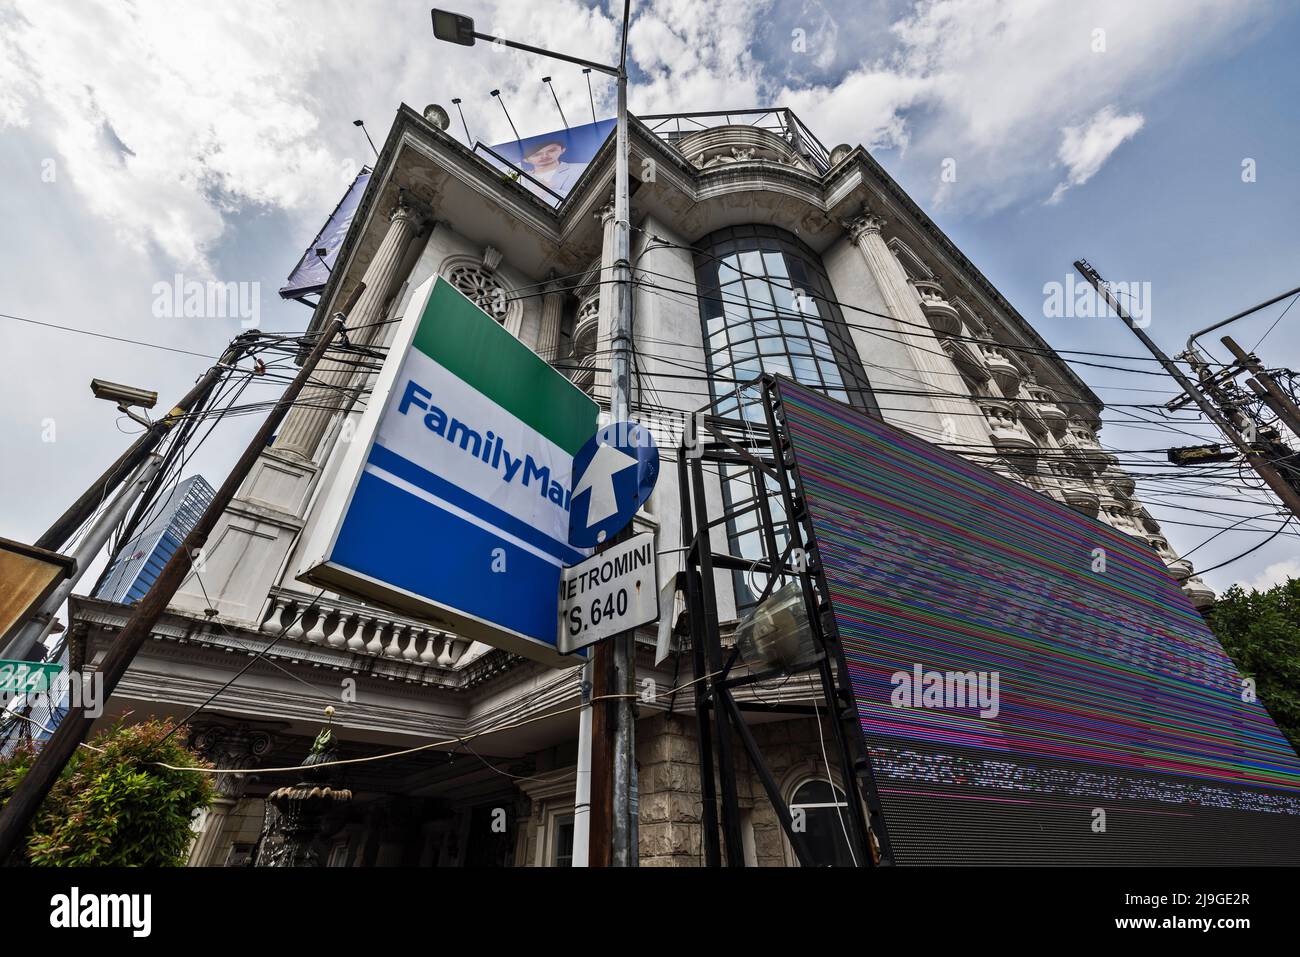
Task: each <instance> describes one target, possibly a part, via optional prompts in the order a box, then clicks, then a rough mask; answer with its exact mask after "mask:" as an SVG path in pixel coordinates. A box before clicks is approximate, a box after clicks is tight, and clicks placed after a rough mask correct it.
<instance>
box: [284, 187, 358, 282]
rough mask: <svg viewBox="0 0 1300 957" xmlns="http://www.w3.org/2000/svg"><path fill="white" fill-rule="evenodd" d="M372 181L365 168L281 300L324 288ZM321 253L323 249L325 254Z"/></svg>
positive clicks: (300, 263) (309, 249)
mask: <svg viewBox="0 0 1300 957" xmlns="http://www.w3.org/2000/svg"><path fill="white" fill-rule="evenodd" d="M369 182H370V169H369V168H368V167H364V166H363V167H362V168H361V172H360V173H358V174H357V178H356V179H354V180H353V181H352V185H351V186H349V187H348V191H347V192H346V193H344V194H343V198H342V199H341V200H339V204H338V206H336V207H335V208H334V212H332V213H330V216H329V219H327V220H326V221H325V225H324V226H322V227H321V231H320V232H319V233H317V234H316V238H315V239H313V240H312V243H311V245H310V246H308V247H307V251H306V252H305V253H303V254H302V258H301V259H299V260H298V265H296V266H294V267H293V272H291V273H289V279H288V281H287V282H286V283H285V284H284V286H282V287H281V288H280V298H281V299H298V298H300V297H302V296H307V295H310V294H312V293H315V292H320V291H321V290H322V289H324V288H325V284H326V283H328V282H329V281H330V272H331V271H332V270H333V269H334V263H335V261H336V260H337V259H338V255H339V247H340V246H342V245H343V240H344V238H345V237H346V236H347V234H348V229H349V228H350V227H351V226H352V218H353V217H354V216H356V214H357V207H358V206H360V205H361V197H362V195H364V194H365V191H366V185H367V184H368V183H369ZM319 250H324V254H322V253H321V252H319Z"/></svg>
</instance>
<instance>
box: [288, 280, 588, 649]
mask: <svg viewBox="0 0 1300 957" xmlns="http://www.w3.org/2000/svg"><path fill="white" fill-rule="evenodd" d="M596 414H597V410H596V404H595V403H594V402H593V401H592V400H591V399H590V398H588V397H587V396H586V395H585V394H583V393H582V392H581V391H580V390H578V389H577V388H575V387H574V386H573V385H572V384H571V383H570V382H569V380H568V379H566V378H565V377H564V376H563V375H561V374H560V373H558V372H556V371H555V370H554V369H552V368H551V367H550V366H549V365H548V364H547V363H546V362H545V361H543V360H542V359H541V358H540V357H538V356H537V355H536V354H535V353H533V352H532V351H531V350H530V349H528V348H527V347H526V346H524V345H523V344H522V343H520V342H519V341H518V340H517V339H515V338H514V336H512V335H510V333H508V332H507V331H506V330H505V329H504V328H502V326H501V325H500V324H499V323H498V322H497V321H496V320H495V319H493V318H492V317H491V316H489V315H487V314H486V313H485V312H483V311H482V310H481V309H479V308H478V307H477V306H476V305H474V304H473V303H472V302H470V301H469V300H468V299H466V298H465V297H464V296H463V295H462V294H461V293H460V292H459V291H458V290H457V289H455V288H454V287H453V286H451V285H449V284H448V283H447V282H446V281H445V280H443V279H430V280H428V281H427V282H426V283H424V284H423V285H422V286H420V288H419V289H417V290H416V291H415V293H414V295H413V296H412V299H411V303H410V305H409V306H408V308H407V310H406V315H405V317H404V318H403V320H402V322H401V325H400V327H399V329H398V331H397V334H396V336H395V339H394V342H393V343H392V346H391V347H390V351H389V357H388V360H387V362H386V363H385V366H384V370H383V372H381V374H380V376H379V381H378V382H377V384H376V386H375V390H374V393H373V394H372V396H371V399H370V403H369V406H368V408H367V410H366V412H365V413H364V414H363V416H362V419H361V423H360V425H359V427H358V429H357V431H356V434H355V436H354V438H353V440H352V442H351V444H350V446H349V448H348V451H347V452H346V453H345V456H344V460H343V463H342V466H341V469H340V477H339V478H338V479H337V480H335V481H334V482H333V484H332V488H331V490H330V491H329V492H328V493H327V496H326V499H325V502H324V504H323V507H322V508H321V509H320V511H319V514H321V515H323V516H326V521H325V522H324V524H323V527H319V528H317V529H315V530H314V531H313V532H312V533H310V535H309V544H308V550H307V552H306V554H307V555H308V556H310V560H309V561H308V562H307V563H305V565H304V566H303V567H302V568H301V569H300V570H299V576H298V577H299V578H300V579H301V580H303V581H307V582H310V583H312V584H316V585H318V586H322V587H326V588H330V589H332V590H335V591H339V592H343V593H347V594H353V595H356V596H358V597H360V598H362V599H364V600H367V601H372V602H375V603H378V604H382V605H386V606H389V607H392V608H395V609H397V610H399V611H402V612H404V613H406V614H409V615H411V616H412V617H417V618H421V619H424V620H428V621H432V622H434V623H436V624H438V625H440V626H442V627H445V628H447V629H448V630H450V631H455V632H457V633H458V634H461V635H463V636H465V637H466V638H472V639H475V640H478V641H484V642H487V643H489V644H492V645H496V646H498V647H502V648H506V649H507V650H510V651H514V652H517V653H519V654H524V655H528V656H529V657H532V658H535V659H538V660H541V661H545V662H548V663H550V664H562V663H563V664H567V663H569V662H570V661H571V660H572V659H565V658H563V657H562V656H561V655H560V654H559V653H558V652H557V651H556V618H555V609H556V600H557V599H556V596H557V594H558V589H559V583H560V574H561V570H562V569H563V568H564V566H566V565H572V564H574V563H575V562H578V561H581V560H582V559H583V558H584V557H585V553H583V552H581V551H577V550H575V549H573V548H571V547H570V546H569V544H568V540H569V510H570V507H571V505H572V498H573V489H572V478H571V476H572V471H573V457H574V455H575V454H576V453H577V452H578V450H579V449H581V447H582V445H583V443H585V442H586V441H587V439H589V438H590V437H591V436H592V435H593V434H594V433H595V431H596ZM330 517H336V519H335V520H334V521H329V520H328V519H329V518H330Z"/></svg>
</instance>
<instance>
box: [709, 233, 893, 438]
mask: <svg viewBox="0 0 1300 957" xmlns="http://www.w3.org/2000/svg"><path fill="white" fill-rule="evenodd" d="M696 246H697V247H699V248H700V249H702V250H704V252H703V253H700V254H697V256H696V260H695V275H696V282H697V283H698V285H699V289H700V293H701V298H700V309H701V319H702V321H703V323H704V344H705V351H706V352H707V353H708V359H709V374H710V378H711V379H712V380H713V398H714V399H715V400H718V401H719V402H720V406H719V413H720V414H722V415H736V414H741V415H746V416H747V417H748V416H754V415H756V412H755V411H754V409H753V407H752V406H750V404H749V403H744V402H737V400H736V398H735V396H734V393H735V391H736V385H737V383H743V382H747V381H749V380H751V379H754V378H756V377H757V376H759V375H760V374H761V373H763V372H770V373H773V374H781V375H785V376H789V377H790V378H792V379H794V380H795V381H796V382H800V383H803V384H804V385H808V386H812V387H813V388H815V389H818V390H820V391H822V392H825V393H826V394H827V395H829V396H831V397H832V398H835V399H839V400H840V401H841V402H848V403H850V404H852V405H855V406H857V407H858V408H861V409H866V410H868V411H871V412H875V411H876V406H875V401H874V399H873V398H872V396H871V391H870V385H869V383H868V382H867V377H866V374H865V373H864V372H863V369H862V363H861V362H860V361H859V360H858V358H857V353H856V351H855V350H854V348H853V343H852V341H851V340H850V339H849V336H848V330H847V329H846V327H845V325H844V318H843V316H842V315H841V313H840V310H839V307H838V306H837V305H835V303H834V301H833V300H834V294H833V293H832V292H831V288H830V280H829V279H828V278H827V277H826V273H825V272H824V271H823V270H822V268H821V264H820V262H819V260H818V256H817V254H816V253H814V252H813V251H812V250H811V249H809V248H808V247H807V246H806V245H804V244H803V243H802V242H800V240H799V239H797V238H796V237H795V236H793V235H791V234H789V233H787V232H785V231H783V230H780V229H775V228H773V227H770V226H733V227H731V228H728V229H721V230H718V231H717V232H715V233H712V234H710V235H709V236H706V237H705V238H704V239H702V240H700V241H699V242H698V243H696ZM729 393H730V394H731V398H730V399H729V398H728V394H729ZM744 406H749V407H748V408H745V407H744Z"/></svg>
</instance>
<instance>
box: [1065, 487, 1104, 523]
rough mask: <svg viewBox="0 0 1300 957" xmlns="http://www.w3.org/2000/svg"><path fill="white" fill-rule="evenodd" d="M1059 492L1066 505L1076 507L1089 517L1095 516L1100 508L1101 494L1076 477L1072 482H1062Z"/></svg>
mask: <svg viewBox="0 0 1300 957" xmlns="http://www.w3.org/2000/svg"><path fill="white" fill-rule="evenodd" d="M1061 493H1062V495H1063V496H1064V497H1065V504H1066V505H1069V506H1070V507H1071V508H1075V509H1078V510H1079V511H1080V512H1083V514H1084V515H1087V516H1088V517H1089V518H1096V517H1097V512H1098V510H1099V509H1100V508H1101V496H1100V495H1098V494H1097V492H1096V490H1094V489H1091V488H1089V487H1088V486H1087V485H1085V484H1084V483H1083V482H1080V481H1078V480H1077V479H1076V480H1075V481H1074V482H1073V483H1070V484H1063V485H1062V488H1061Z"/></svg>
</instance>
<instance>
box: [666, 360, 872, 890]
mask: <svg viewBox="0 0 1300 957" xmlns="http://www.w3.org/2000/svg"><path fill="white" fill-rule="evenodd" d="M754 386H757V387H758V389H759V390H760V393H761V407H762V411H763V417H764V422H763V423H762V424H760V425H758V426H757V428H755V427H754V426H752V425H751V424H750V423H749V422H747V421H739V420H735V419H725V418H720V417H718V416H715V415H713V414H711V413H712V411H713V409H714V404H710V405H709V406H706V409H705V410H704V411H702V412H700V413H698V414H697V416H696V420H695V421H696V423H697V429H698V427H699V426H703V430H704V431H705V432H707V436H705V435H699V434H691V431H694V430H691V431H688V433H687V434H686V435H685V436H683V439H682V443H681V445H680V446H679V448H678V459H677V464H678V483H679V492H680V496H681V522H682V544H683V546H684V548H685V553H684V554H685V571H684V573H683V578H684V580H685V592H686V609H687V617H688V619H689V622H690V635H691V654H692V656H693V666H694V671H695V675H696V678H697V680H696V682H695V685H694V687H695V713H696V725H697V732H698V739H699V762H700V788H701V798H702V802H703V815H702V824H703V827H704V852H705V863H706V864H707V865H708V866H710V867H717V866H720V865H721V864H722V859H723V858H722V851H723V849H724V848H725V850H726V862H727V864H728V866H731V867H737V866H744V851H743V845H742V841H741V833H740V811H739V803H738V799H737V785H736V754H735V742H734V741H733V736H734V738H737V739H739V743H740V746H741V748H742V749H743V750H744V752H745V754H746V756H747V757H748V759H749V761H750V764H751V765H752V766H753V768H754V770H755V772H756V773H757V775H758V777H759V780H760V782H761V783H762V786H763V790H764V792H765V793H766V794H767V798H768V800H769V801H770V802H771V804H772V807H773V808H774V809H775V811H776V814H777V818H778V819H779V821H780V823H781V827H782V829H783V830H784V831H785V835H786V838H787V839H788V840H789V842H790V846H791V847H792V848H793V849H794V852H795V855H796V857H797V858H798V860H799V863H800V864H801V865H803V866H813V865H814V864H815V862H814V861H813V860H812V853H811V848H810V847H809V844H808V837H807V834H805V833H803V832H802V831H801V830H796V829H795V828H794V825H793V819H792V816H791V813H790V809H789V808H788V807H787V806H786V804H785V800H784V798H783V797H782V795H781V793H780V789H779V787H778V785H777V782H776V779H775V777H774V776H773V774H772V772H771V770H770V768H769V767H768V765H767V762H766V761H765V760H764V758H763V755H762V753H761V752H760V751H759V748H758V745H757V743H756V741H755V740H754V737H753V734H752V733H751V731H750V729H749V726H748V725H747V724H746V723H745V718H744V712H745V711H747V710H748V711H767V712H772V711H780V712H784V713H798V714H806V715H809V716H813V715H818V716H819V712H818V711H817V709H816V706H815V705H814V707H803V706H799V705H788V704H787V705H764V704H751V703H748V702H738V701H737V700H736V697H735V695H734V694H733V692H734V690H735V689H737V688H739V687H742V686H745V685H751V684H755V683H757V682H761V681H764V680H768V679H772V678H786V677H788V676H789V675H792V674H797V673H801V672H813V671H815V672H816V674H817V677H818V679H819V681H820V685H821V694H822V698H823V700H824V701H825V702H826V710H827V711H829V712H830V715H831V717H832V719H833V720H832V721H831V726H832V730H833V737H834V745H835V753H836V755H837V757H838V759H839V764H840V769H841V773H842V778H843V780H842V783H843V785H844V791H845V803H846V804H847V805H848V809H847V810H848V814H847V815H846V818H847V820H846V822H845V829H846V836H847V837H848V840H849V847H850V850H851V853H852V857H853V860H854V862H855V863H856V865H857V866H859V867H862V866H874V865H877V864H881V865H889V864H892V863H893V854H892V851H891V848H890V842H889V835H888V831H887V830H886V827H885V821H884V817H883V815H882V814H881V810H880V800H879V796H878V794H877V790H876V784H875V780H874V777H873V774H872V769H871V761H870V756H869V752H868V750H867V745H866V740H865V738H864V737H863V734H862V727H861V724H860V722H859V720H858V712H857V707H856V705H855V702H854V699H853V694H852V690H851V688H849V687H848V686H847V680H848V679H847V675H848V669H847V664H846V661H845V657H844V649H843V646H842V645H841V643H840V640H839V634H838V631H837V629H836V626H835V617H834V614H833V613H832V610H831V605H830V597H829V596H830V592H829V590H828V588H827V585H826V581H825V578H824V575H823V572H822V569H821V565H820V563H819V562H818V561H817V558H816V556H817V543H816V540H815V538H814V536H813V532H812V527H811V523H810V522H809V521H808V513H807V509H806V507H805V502H806V499H805V495H804V491H803V486H802V483H801V482H800V480H799V473H798V467H797V463H796V462H795V459H794V453H793V450H792V448H791V445H790V442H789V440H788V437H787V435H786V433H785V430H784V425H783V423H784V419H783V415H782V409H781V396H780V381H779V379H778V378H776V377H773V376H770V375H764V376H762V377H761V378H760V379H758V380H756V382H755V383H750V384H748V385H745V386H740V387H738V391H747V390H749V389H751V388H753V387H754ZM706 465H710V466H715V467H721V466H724V465H729V466H740V467H742V468H745V469H748V470H749V477H750V479H751V481H752V488H753V489H754V491H755V494H754V495H753V496H752V497H751V498H750V499H748V500H746V501H744V502H740V503H734V504H732V505H724V507H723V509H722V514H720V515H712V514H710V509H709V504H708V498H707V496H706V493H705V484H704V473H705V466H706ZM772 483H775V485H776V490H775V495H776V496H777V497H778V498H779V501H780V504H781V507H782V511H783V514H784V516H785V518H784V527H785V529H786V537H787V542H786V545H785V547H784V548H781V547H780V545H779V543H778V541H777V523H776V522H775V521H774V520H773V510H772V503H771V502H770V500H769V494H772V493H770V492H769V489H770V486H771V484H772ZM751 510H753V511H756V512H757V513H758V517H759V528H760V531H761V538H762V543H763V552H764V554H763V556H762V557H761V558H760V559H758V560H753V559H749V558H740V557H737V556H735V555H731V554H726V553H718V552H714V551H713V548H712V544H711V538H710V533H711V532H712V530H713V529H714V528H716V527H717V526H719V525H722V524H723V523H725V522H727V521H728V520H730V519H732V518H735V517H737V516H739V515H741V514H743V513H745V512H748V511H751ZM718 570H739V571H750V572H753V571H761V572H764V573H766V575H767V579H768V581H767V585H766V586H765V587H764V589H763V591H762V594H760V596H759V598H758V601H759V602H760V603H761V602H762V601H763V600H765V599H766V598H767V597H768V596H769V595H771V594H772V592H773V590H774V589H775V588H776V587H777V582H778V581H780V580H781V579H783V578H785V579H795V580H797V581H799V582H800V584H801V587H802V591H803V601H804V610H805V612H806V613H807V616H808V621H809V622H810V624H811V626H812V633H813V639H814V643H815V647H816V650H817V654H816V655H815V656H814V657H813V659H812V660H811V661H809V662H807V663H805V664H802V665H798V666H796V667H795V668H793V669H791V670H786V671H766V672H757V673H745V674H739V675H737V674H734V673H733V671H734V669H735V665H736V663H737V661H738V659H739V649H738V647H737V648H732V649H730V650H729V651H725V652H724V648H723V645H722V639H721V632H720V628H719V620H718V601H717V599H718V594H717V580H716V576H715V573H716V572H717V571H718ZM715 747H716V750H717V754H716V759H715V755H714V749H715ZM715 777H716V781H717V788H715V786H714V781H715ZM833 783H834V782H832V784H833ZM718 790H720V791H721V794H718V793H717V791H718ZM719 798H721V806H720V808H719ZM719 810H721V818H720V819H719ZM868 815H869V817H868ZM719 831H721V841H719Z"/></svg>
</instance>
